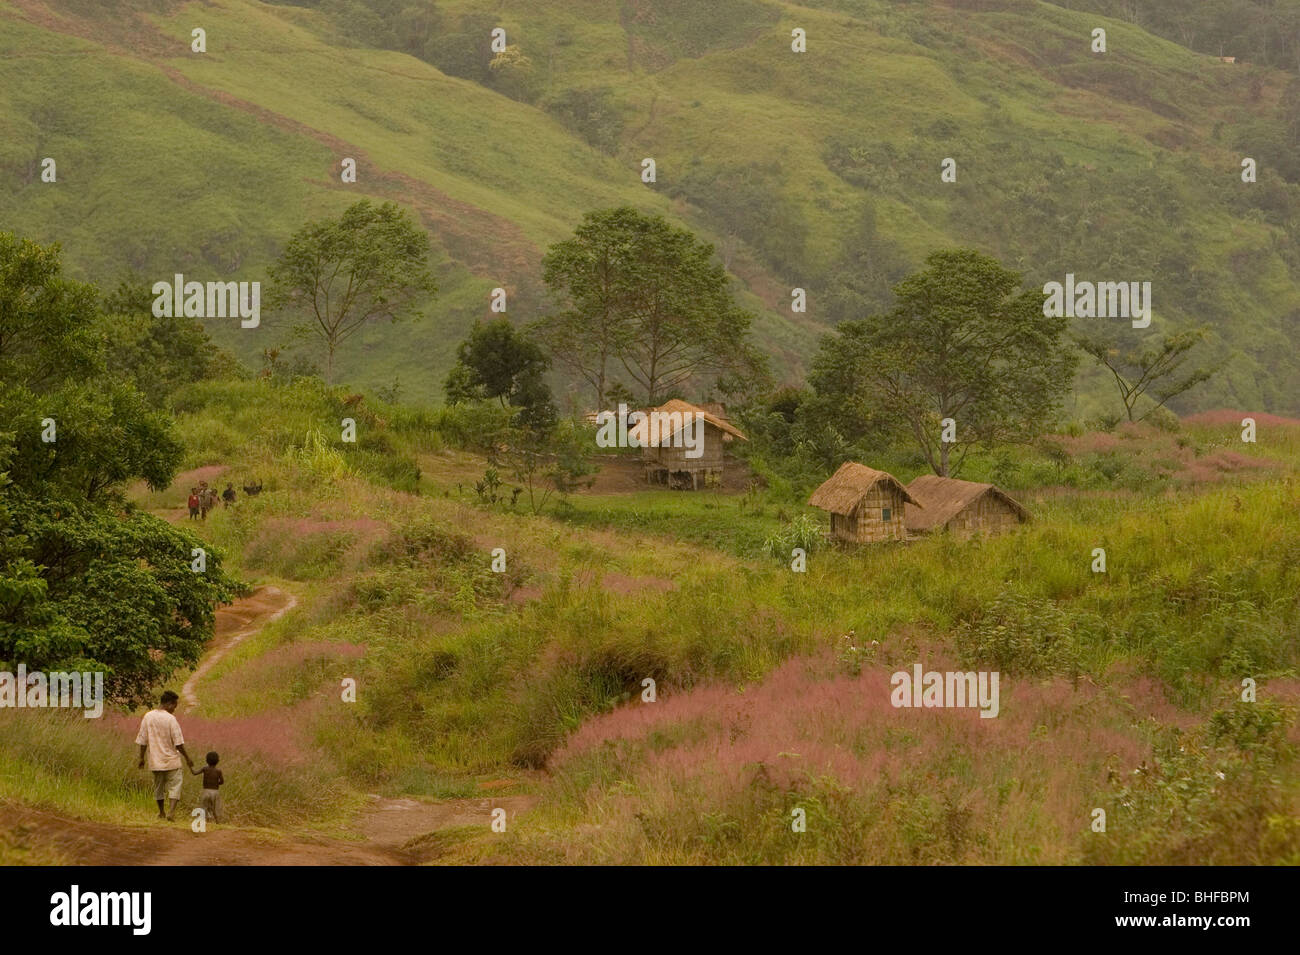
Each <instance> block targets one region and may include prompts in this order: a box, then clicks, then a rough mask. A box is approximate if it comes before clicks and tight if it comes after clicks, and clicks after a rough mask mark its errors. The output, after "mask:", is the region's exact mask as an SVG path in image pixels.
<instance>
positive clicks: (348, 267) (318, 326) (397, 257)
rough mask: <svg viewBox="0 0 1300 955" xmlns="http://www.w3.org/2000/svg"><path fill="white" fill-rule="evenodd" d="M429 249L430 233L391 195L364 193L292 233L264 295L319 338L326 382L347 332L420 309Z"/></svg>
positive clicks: (430, 288) (430, 285) (429, 289)
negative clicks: (335, 213)
mask: <svg viewBox="0 0 1300 955" xmlns="http://www.w3.org/2000/svg"><path fill="white" fill-rule="evenodd" d="M428 257H429V236H428V235H427V234H426V233H425V232H424V231H423V230H421V229H419V228H417V227H416V226H415V225H414V224H413V223H412V222H411V219H410V217H409V216H408V215H407V214H406V212H405V211H403V210H402V209H401V208H399V207H398V206H397V204H396V203H393V202H385V203H383V204H382V205H379V206H376V205H374V204H372V203H371V202H370V200H369V199H362V200H361V201H360V202H357V203H355V204H353V205H352V206H349V207H348V208H347V209H346V210H345V211H344V212H343V214H342V215H341V216H340V217H339V218H338V219H323V220H320V221H317V222H312V223H309V224H307V225H306V226H304V227H303V228H301V229H299V230H298V231H297V232H296V233H294V235H293V237H292V238H290V239H289V242H288V244H287V245H286V246H285V249H284V251H283V252H282V253H281V254H280V258H279V259H278V260H277V261H276V262H275V264H274V265H272V266H271V268H270V270H269V276H270V279H271V285H270V289H269V292H268V296H267V303H268V305H269V306H270V307H271V308H273V309H283V310H286V311H288V312H290V313H292V314H294V315H298V316H305V317H306V318H307V319H308V320H307V322H306V323H305V324H303V325H300V326H299V328H300V329H303V330H306V331H307V332H308V333H309V334H310V333H315V334H316V335H317V336H318V337H319V338H320V340H321V342H322V343H323V344H324V346H325V379H326V381H327V382H331V383H332V382H333V379H334V358H335V354H336V353H337V352H338V350H339V348H340V346H342V345H343V343H344V342H346V341H347V340H348V339H349V338H351V337H352V336H353V335H355V334H356V333H357V332H358V331H360V330H361V329H362V328H364V327H365V326H366V325H367V324H369V323H370V322H374V321H381V320H383V319H387V320H388V321H391V322H395V321H398V320H399V319H402V318H414V317H416V316H417V315H419V314H420V307H419V303H420V300H421V299H422V298H424V297H427V296H430V295H432V294H433V293H434V292H436V291H437V286H436V285H435V284H434V281H433V276H432V274H431V273H430V271H429V265H428Z"/></svg>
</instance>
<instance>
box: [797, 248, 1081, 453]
mask: <svg viewBox="0 0 1300 955" xmlns="http://www.w3.org/2000/svg"><path fill="white" fill-rule="evenodd" d="M894 296H895V300H896V301H895V305H894V307H893V308H892V309H890V310H889V312H887V313H886V314H885V315H880V316H872V317H869V318H865V319H862V320H860V321H850V322H843V323H841V324H840V325H839V326H838V327H837V329H836V332H835V333H833V334H831V335H828V336H827V337H825V338H824V339H823V340H822V342H821V348H820V353H819V355H818V357H817V359H816V363H815V372H814V375H813V383H814V386H818V384H819V383H820V388H821V389H827V388H828V386H829V389H830V390H835V391H836V393H837V394H838V395H839V396H840V397H842V398H844V399H845V400H846V401H848V402H849V403H850V406H856V407H858V408H861V409H864V412H865V411H866V410H867V409H870V413H872V414H877V413H883V414H885V415H888V416H891V417H893V418H894V419H895V420H896V421H898V422H899V423H901V424H902V425H903V426H904V427H905V428H906V430H907V432H908V433H909V434H910V435H911V437H912V440H913V441H914V442H915V443H916V446H917V448H918V449H919V450H920V451H921V453H922V454H924V456H925V459H926V461H927V462H928V463H929V465H930V467H931V468H932V469H933V471H934V472H935V473H936V474H939V475H944V476H947V475H948V474H950V473H952V472H954V471H955V470H959V469H960V467H961V463H962V461H963V460H964V458H965V455H966V452H967V451H968V450H969V449H970V448H971V447H972V446H977V445H981V444H983V445H988V444H992V443H995V442H1004V441H1021V440H1028V439H1030V438H1032V437H1033V436H1034V435H1037V434H1040V433H1042V431H1043V430H1045V429H1046V428H1047V427H1048V426H1049V425H1050V424H1051V420H1052V417H1053V416H1054V414H1055V412H1056V411H1057V409H1058V408H1059V406H1060V402H1061V400H1062V399H1063V398H1064V396H1065V393H1066V392H1067V391H1068V389H1069V387H1070V382H1071V380H1072V377H1073V373H1074V367H1075V363H1076V355H1075V353H1074V352H1073V350H1072V349H1070V348H1069V347H1068V343H1067V342H1065V341H1064V340H1063V336H1064V333H1065V330H1066V327H1065V326H1066V321H1067V320H1066V319H1063V318H1052V317H1048V316H1045V315H1044V314H1043V306H1042V296H1041V295H1040V294H1038V293H1037V292H1036V291H1035V290H1027V289H1024V288H1023V287H1022V284H1021V276H1020V274H1019V273H1017V272H1013V271H1011V270H1009V269H1006V268H1003V267H1002V266H1001V265H1000V264H999V263H998V262H997V261H996V260H995V259H992V258H990V257H989V256H986V255H983V254H981V253H979V252H976V251H974V250H971V249H952V250H942V251H938V252H934V253H932V254H931V255H930V256H929V257H928V258H927V259H926V268H925V269H923V270H922V271H920V272H917V273H915V274H913V275H911V276H909V277H908V278H906V279H904V280H903V281H902V282H900V283H899V284H898V285H897V286H895V288H894ZM845 369H851V370H852V371H853V374H852V375H845V374H843V372H844V370H845ZM826 396H827V395H825V394H823V397H826ZM954 432H955V439H956V440H955V441H948V440H944V439H945V437H946V436H950V435H952V434H953V433H954ZM954 443H955V444H959V445H960V446H961V449H962V450H961V453H960V456H959V458H958V460H957V461H956V463H955V465H954V463H953V462H952V460H951V451H952V448H953V445H954Z"/></svg>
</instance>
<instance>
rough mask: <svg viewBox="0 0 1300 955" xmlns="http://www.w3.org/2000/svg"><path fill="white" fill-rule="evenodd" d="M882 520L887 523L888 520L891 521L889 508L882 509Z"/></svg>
mask: <svg viewBox="0 0 1300 955" xmlns="http://www.w3.org/2000/svg"><path fill="white" fill-rule="evenodd" d="M880 519H881V520H882V521H887V520H889V508H887V507H882V508H881V509H880Z"/></svg>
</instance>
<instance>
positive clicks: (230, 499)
mask: <svg viewBox="0 0 1300 955" xmlns="http://www.w3.org/2000/svg"><path fill="white" fill-rule="evenodd" d="M221 500H222V502H223V505H224V506H225V507H229V506H230V505H231V504H234V503H235V486H234V485H233V484H231V483H230V482H226V489H225V490H224V491H222V492H221Z"/></svg>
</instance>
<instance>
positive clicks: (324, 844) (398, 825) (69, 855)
mask: <svg viewBox="0 0 1300 955" xmlns="http://www.w3.org/2000/svg"><path fill="white" fill-rule="evenodd" d="M297 605H298V600H297V598H296V597H294V595H293V594H291V593H288V592H286V591H284V590H281V589H280V588H279V587H274V586H269V585H268V586H263V587H259V588H257V589H256V590H255V591H254V592H253V593H252V594H250V595H249V596H247V597H243V598H240V599H239V600H236V601H234V602H233V603H232V604H230V605H229V606H226V607H221V608H219V609H218V610H217V612H216V617H217V620H216V628H215V632H214V635H213V647H212V649H211V650H209V651H208V653H207V654H206V655H205V656H204V657H203V659H202V661H201V662H200V663H199V666H198V667H197V668H196V669H195V671H194V673H193V674H192V675H191V676H190V678H189V679H188V680H186V681H185V686H184V687H182V688H181V694H180V695H181V704H182V706H183V707H184V710H185V711H186V712H190V711H193V710H194V709H195V708H197V707H198V706H199V705H200V701H199V695H198V692H197V687H198V684H199V682H200V681H201V680H202V679H203V677H204V676H205V675H206V674H207V673H209V672H210V671H211V670H212V668H213V667H214V666H215V665H216V664H217V662H218V661H220V660H221V659H222V658H223V657H225V656H226V654H228V653H229V652H230V651H231V650H233V649H234V648H235V647H237V646H238V645H239V644H240V643H241V642H243V641H244V640H246V639H248V638H249V637H251V636H252V635H254V634H255V633H257V632H258V631H260V630H261V629H262V628H263V627H265V626H266V625H267V624H269V623H271V622H272V621H273V620H278V619H279V618H280V617H282V616H284V615H285V614H286V613H288V612H289V611H290V610H292V609H293V608H294V607H296V606H297ZM514 785H515V781H514V780H499V781H496V782H489V783H483V784H480V786H479V789H480V790H481V791H482V792H481V794H480V795H478V796H473V797H469V798H464V799H444V800H440V801H437V802H430V801H426V800H422V799H411V798H400V799H389V798H384V797H381V796H378V795H371V796H370V797H369V799H368V801H367V805H366V806H365V807H364V808H363V809H362V810H361V811H360V812H358V813H357V815H356V816H355V817H354V819H353V820H352V822H351V826H350V828H351V829H352V830H353V831H355V832H356V833H357V835H358V837H359V838H358V839H356V840H346V839H339V838H330V837H327V836H323V835H319V834H317V833H313V832H300V831H278V832H277V831H270V830H264V829H256V830H252V829H241V828H238V827H226V826H215V825H214V826H212V827H210V828H209V829H208V831H207V832H203V833H195V832H192V831H191V830H190V828H189V826H188V825H187V824H186V823H187V822H188V819H178V821H177V822H174V823H159V822H154V821H152V820H151V819H149V816H150V815H152V812H153V810H152V807H151V806H147V805H144V804H142V805H141V809H140V815H141V822H140V823H139V824H132V825H117V824H113V823H103V822H95V821H91V820H86V819H77V818H75V817H72V816H68V815H65V814H63V813H60V812H53V811H50V810H46V809H38V808H34V807H30V806H24V805H20V804H17V803H14V802H8V801H4V800H0V840H4V841H7V842H8V843H10V844H11V845H30V846H40V847H42V848H44V849H47V850H49V851H52V852H54V853H56V854H57V855H58V857H59V858H61V859H63V860H65V861H67V862H70V863H72V864H78V865H169V866H176V865H289V866H292V865H311V866H326V865H328V866H336V865H418V864H420V863H426V862H432V861H435V860H437V859H438V858H439V856H440V855H441V854H442V852H443V849H442V848H441V843H440V840H439V838H438V836H437V834H438V832H439V831H440V830H445V829H451V828H455V827H461V826H482V827H483V829H484V831H485V832H486V831H488V830H489V828H490V825H491V817H492V810H494V809H497V808H501V809H505V811H506V817H507V820H508V822H509V823H513V820H514V818H515V816H516V815H517V814H518V813H520V812H523V811H526V810H527V809H529V808H531V807H532V805H533V804H534V803H535V802H536V801H537V797H535V796H531V795H518V794H516V795H504V794H502V795H493V793H492V790H495V789H501V788H510V787H513V786H514ZM182 805H184V803H183V804H182ZM146 820H148V821H146Z"/></svg>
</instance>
